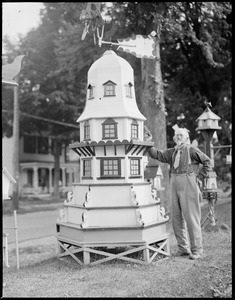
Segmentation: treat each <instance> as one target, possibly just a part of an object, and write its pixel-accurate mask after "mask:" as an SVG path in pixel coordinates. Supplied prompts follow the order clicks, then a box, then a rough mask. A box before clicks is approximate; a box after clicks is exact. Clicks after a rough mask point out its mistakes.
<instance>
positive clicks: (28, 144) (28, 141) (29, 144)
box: [24, 135, 37, 153]
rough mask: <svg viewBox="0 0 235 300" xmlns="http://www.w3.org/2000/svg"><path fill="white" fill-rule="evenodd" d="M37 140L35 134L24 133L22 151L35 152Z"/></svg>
mask: <svg viewBox="0 0 235 300" xmlns="http://www.w3.org/2000/svg"><path fill="white" fill-rule="evenodd" d="M36 149H37V140H36V136H32V135H25V136H24V153H36Z"/></svg>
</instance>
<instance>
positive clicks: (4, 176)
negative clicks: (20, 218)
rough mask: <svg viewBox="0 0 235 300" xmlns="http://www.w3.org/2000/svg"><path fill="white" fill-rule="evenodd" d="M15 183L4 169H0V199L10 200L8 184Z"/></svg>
mask: <svg viewBox="0 0 235 300" xmlns="http://www.w3.org/2000/svg"><path fill="white" fill-rule="evenodd" d="M11 183H16V181H15V179H14V178H13V177H12V176H11V174H10V173H9V172H8V171H7V169H6V167H3V169H2V189H3V190H2V199H3V200H6V199H10V197H9V191H10V184H11Z"/></svg>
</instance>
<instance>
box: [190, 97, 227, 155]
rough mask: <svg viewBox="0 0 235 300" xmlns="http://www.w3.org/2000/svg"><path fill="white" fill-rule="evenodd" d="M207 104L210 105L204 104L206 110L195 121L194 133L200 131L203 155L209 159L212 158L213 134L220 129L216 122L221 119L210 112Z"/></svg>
mask: <svg viewBox="0 0 235 300" xmlns="http://www.w3.org/2000/svg"><path fill="white" fill-rule="evenodd" d="M209 104H210V103H208V102H206V105H207V108H206V110H205V111H204V112H203V113H202V114H201V115H200V117H198V118H197V120H196V121H197V122H198V127H197V128H196V131H200V132H201V133H202V136H203V137H204V140H205V153H206V155H208V156H209V157H210V158H212V155H211V140H212V137H213V134H214V132H215V131H216V130H218V129H221V127H220V126H219V125H218V121H219V120H220V119H221V118H220V117H218V116H217V115H216V114H214V113H213V112H212V111H211V110H210V108H209V107H208V105H209Z"/></svg>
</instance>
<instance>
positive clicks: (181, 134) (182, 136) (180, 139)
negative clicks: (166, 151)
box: [173, 129, 188, 146]
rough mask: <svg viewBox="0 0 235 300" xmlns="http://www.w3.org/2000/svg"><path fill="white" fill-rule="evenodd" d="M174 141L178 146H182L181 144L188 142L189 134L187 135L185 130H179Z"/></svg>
mask: <svg viewBox="0 0 235 300" xmlns="http://www.w3.org/2000/svg"><path fill="white" fill-rule="evenodd" d="M173 140H174V142H175V143H176V144H177V145H178V146H180V145H181V144H184V143H186V142H187V140H188V137H187V134H186V132H185V130H180V129H179V130H177V131H176V132H175V135H174V137H173Z"/></svg>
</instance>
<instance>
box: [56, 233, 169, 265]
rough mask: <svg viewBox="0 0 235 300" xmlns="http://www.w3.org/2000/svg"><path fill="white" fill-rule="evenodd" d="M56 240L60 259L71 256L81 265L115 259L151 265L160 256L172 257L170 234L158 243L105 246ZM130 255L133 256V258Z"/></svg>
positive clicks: (63, 239) (59, 237)
mask: <svg viewBox="0 0 235 300" xmlns="http://www.w3.org/2000/svg"><path fill="white" fill-rule="evenodd" d="M56 238H57V241H58V248H59V257H60V258H62V257H65V256H69V255H70V256H71V257H72V258H73V259H74V260H75V261H76V262H77V263H78V264H79V265H97V264H100V263H104V262H107V261H111V260H114V259H120V260H124V261H128V262H133V263H140V264H150V263H151V262H152V261H153V260H154V258H156V257H157V255H158V254H160V255H163V256H166V257H169V256H170V247H169V234H164V235H162V236H161V237H159V238H158V239H156V241H151V242H145V241H136V242H134V241H131V242H126V241H125V242H115V243H112V242H109V243H105V244H104V243H98V242H96V243H81V242H77V241H74V240H71V239H67V238H64V237H61V236H56ZM140 253H141V255H140ZM91 254H93V255H91ZM128 255H132V257H130V256H128Z"/></svg>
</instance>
